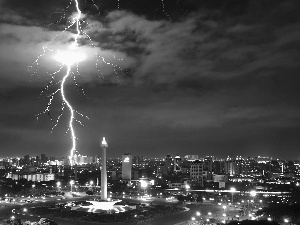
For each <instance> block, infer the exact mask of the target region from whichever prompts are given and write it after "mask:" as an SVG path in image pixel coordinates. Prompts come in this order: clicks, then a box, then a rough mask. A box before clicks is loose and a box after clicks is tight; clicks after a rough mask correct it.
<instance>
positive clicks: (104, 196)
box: [100, 137, 108, 200]
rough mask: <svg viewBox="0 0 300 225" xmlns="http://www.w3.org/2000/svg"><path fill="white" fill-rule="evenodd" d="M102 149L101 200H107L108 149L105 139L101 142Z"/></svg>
mask: <svg viewBox="0 0 300 225" xmlns="http://www.w3.org/2000/svg"><path fill="white" fill-rule="evenodd" d="M100 146H101V148H102V157H101V161H102V169H101V200H107V173H106V148H107V147H108V145H107V143H106V141H105V137H103V140H102V142H101V145H100Z"/></svg>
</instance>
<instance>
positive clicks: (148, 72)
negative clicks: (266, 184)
mask: <svg viewBox="0 0 300 225" xmlns="http://www.w3.org/2000/svg"><path fill="white" fill-rule="evenodd" d="M0 3H1V16H0V21H1V24H0V40H1V42H0V50H1V53H2V54H1V55H0V66H1V69H2V70H1V73H0V80H1V81H3V82H1V86H0V87H1V92H0V93H1V100H0V103H1V105H4V106H5V107H1V110H0V113H1V114H0V115H1V121H0V128H1V129H0V132H2V133H5V130H9V132H8V133H5V135H6V139H7V140H13V139H20V140H22V141H20V142H16V143H14V144H11V143H10V141H3V142H2V143H4V146H6V147H7V148H9V149H16V148H18V146H20V143H23V144H21V145H24V143H26V148H27V149H28V151H30V149H32V152H40V151H45V150H44V149H49V150H50V149H51V151H54V152H56V153H57V152H59V151H60V150H61V152H67V151H66V150H64V149H68V148H69V144H70V140H69V139H68V138H69V137H68V135H66V136H64V132H65V131H66V126H67V124H66V122H64V121H65V120H62V124H60V125H59V127H58V128H57V129H56V130H55V131H54V132H53V133H52V134H51V135H50V136H49V133H50V128H51V126H52V125H51V124H50V120H49V118H48V117H47V116H45V117H42V118H41V119H40V121H39V123H36V122H35V118H34V115H36V114H37V113H38V112H40V111H41V110H43V107H44V106H45V104H46V103H47V102H46V101H47V99H46V98H41V99H40V100H39V101H38V103H37V101H36V100H37V99H38V95H39V91H40V90H42V89H43V87H44V85H45V84H47V82H49V77H47V76H45V74H47V72H48V73H49V72H54V71H55V69H54V68H55V66H57V65H55V63H53V62H51V57H49V56H47V57H45V59H42V60H41V62H40V64H39V70H38V75H39V78H37V77H33V79H32V78H31V82H30V73H28V72H27V71H26V70H27V66H28V65H30V64H31V63H32V61H34V60H35V59H36V57H37V56H38V55H40V54H41V53H42V48H43V46H44V45H45V44H46V43H47V42H49V41H50V40H54V41H53V42H52V46H51V47H53V48H55V49H60V48H62V47H65V46H67V45H68V44H69V43H70V40H72V35H74V30H72V29H71V30H70V31H66V32H64V33H62V32H61V31H62V29H63V28H64V27H65V26H66V25H67V24H68V22H67V19H68V18H70V16H71V15H72V14H73V12H74V5H71V6H70V8H69V9H68V10H67V11H66V19H63V20H61V21H60V22H57V21H58V20H59V18H60V16H61V15H62V13H61V12H63V10H64V9H65V8H66V6H68V4H69V1H51V2H50V1H26V2H25V1H3V0H2V1H1V2H0ZM95 3H96V4H97V6H98V7H99V9H100V13H99V11H98V10H97V8H96V7H95V6H94V5H93V4H92V2H89V1H85V2H84V3H82V4H81V9H82V11H83V13H84V16H83V17H84V18H83V19H84V20H85V21H86V22H87V23H82V25H83V27H84V31H85V32H86V33H87V34H88V35H89V36H90V37H91V39H92V41H93V42H92V43H91V42H90V41H89V40H87V39H86V37H84V36H82V37H81V39H80V43H81V45H82V46H81V47H82V48H83V49H84V51H85V52H86V53H87V55H88V57H87V60H86V61H85V62H84V63H82V64H80V67H79V70H80V73H81V74H82V77H83V79H84V81H85V91H86V93H87V95H88V96H89V99H84V98H83V97H82V96H81V95H78V93H76V92H74V90H72V88H71V86H70V87H68V93H69V97H70V100H71V101H72V104H74V106H75V108H76V109H78V111H79V112H82V113H84V114H85V115H88V116H89V117H90V120H88V121H84V124H85V125H86V127H79V126H78V127H77V125H76V131H77V133H78V135H77V136H78V140H79V141H78V145H79V149H80V150H79V151H80V152H84V153H83V154H90V155H93V154H95V152H96V151H97V149H98V143H97V142H98V139H99V136H106V137H108V140H110V141H111V143H110V148H111V151H112V152H111V154H114V155H115V156H119V155H120V154H121V153H122V152H126V151H131V152H132V153H133V154H139V155H143V154H144V153H145V154H146V152H152V154H153V155H152V156H157V155H159V156H163V155H165V154H167V153H170V154H176V153H179V154H185V153H186V154H188V153H190V154H200V155H201V156H203V155H205V154H208V152H211V153H212V154H215V155H217V156H218V155H219V156H226V155H228V154H230V155H231V156H234V154H239V155H247V154H259V153H260V152H267V153H268V154H270V155H272V154H274V155H277V156H284V155H282V154H281V153H280V152H281V151H282V150H283V149H285V148H287V149H289V157H293V154H294V151H295V149H297V147H300V143H299V141H298V138H297V135H296V134H297V132H299V125H300V121H299V115H300V114H299V111H300V109H299V101H298V97H297V96H299V95H300V93H299V92H300V91H299V88H298V86H297V84H298V83H299V81H300V80H299V76H298V74H299V70H300V65H299V62H298V61H299V60H298V59H299V50H300V49H299V46H300V43H299V40H300V32H299V29H298V27H300V18H299V15H300V7H299V1H292V0H289V1H284V2H283V1H267V0H263V1H250V0H249V1H221V0H220V1H196V0H195V1H194V0H186V1H184V0H181V1H177V2H176V3H174V1H171V0H170V1H168V0H165V1H164V3H165V4H164V8H163V6H162V1H161V0H159V1H137V0H126V1H125V0H120V10H117V8H118V1H96V0H95ZM58 12H60V13H58ZM168 15H169V16H170V17H171V20H172V21H170V20H169V17H168ZM45 24H50V26H46V25H45ZM93 46H95V47H93ZM3 53H4V54H3ZM95 53H97V54H99V55H101V56H103V57H104V58H105V60H106V61H107V62H110V63H113V64H118V65H120V66H121V67H122V68H123V71H125V70H126V71H127V73H123V72H122V71H118V74H117V75H116V74H114V73H113V69H112V67H111V66H109V65H107V64H105V63H104V62H102V61H101V60H100V61H99V68H101V72H103V74H104V75H103V76H104V78H102V77H101V76H102V75H101V74H99V73H98V71H97V70H96V69H95V65H94V64H95V59H93V58H94V55H95ZM108 75H111V76H108ZM99 76H100V77H101V78H100V79H99ZM117 80H119V81H121V82H120V83H121V84H118V85H116V83H118V82H117ZM111 82H112V83H113V85H110V84H111ZM105 85H107V86H105ZM20 96H21V98H20ZM78 96H79V97H78ZM80 96H81V97H80ZM58 106H59V103H57V105H55V107H53V111H54V112H53V113H54V114H58V113H59V107H58ZM24 108H25V110H24ZM22 110H23V111H22ZM20 112H22V113H20ZM30 124H32V126H31V125H30ZM32 136H34V137H35V138H34V139H33V138H31V137H32ZM66 139H67V140H66ZM18 143H19V144H18ZM44 143H47V146H49V147H45V146H44ZM182 150H184V153H183V152H182ZM15 152H17V150H15ZM162 152H163V153H162ZM54 154H55V153H54Z"/></svg>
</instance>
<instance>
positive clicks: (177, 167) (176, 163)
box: [174, 154, 181, 172]
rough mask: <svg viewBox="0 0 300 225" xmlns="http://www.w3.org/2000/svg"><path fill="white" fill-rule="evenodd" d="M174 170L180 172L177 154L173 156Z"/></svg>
mask: <svg viewBox="0 0 300 225" xmlns="http://www.w3.org/2000/svg"><path fill="white" fill-rule="evenodd" d="M174 172H181V158H180V156H179V155H178V154H177V155H176V156H175V158H174Z"/></svg>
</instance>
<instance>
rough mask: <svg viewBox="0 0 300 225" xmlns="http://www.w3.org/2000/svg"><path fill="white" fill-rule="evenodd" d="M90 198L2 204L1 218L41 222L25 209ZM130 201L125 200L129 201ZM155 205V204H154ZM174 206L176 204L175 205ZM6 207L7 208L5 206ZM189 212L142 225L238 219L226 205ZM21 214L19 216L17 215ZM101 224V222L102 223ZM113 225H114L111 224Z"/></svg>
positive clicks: (65, 222)
mask: <svg viewBox="0 0 300 225" xmlns="http://www.w3.org/2000/svg"><path fill="white" fill-rule="evenodd" d="M89 198H93V197H80V198H79V197H75V198H68V199H63V200H57V198H53V199H47V200H46V201H45V202H36V203H26V204H15V205H14V204H12V203H0V211H1V216H0V218H2V219H3V218H4V219H9V218H10V217H11V216H13V215H14V216H15V217H17V218H20V219H21V220H22V221H26V220H29V221H39V220H40V218H41V217H40V216H35V215H29V214H28V213H26V212H24V211H23V210H24V208H28V207H34V206H35V207H37V206H42V205H45V204H51V203H58V202H68V201H74V200H87V199H89ZM127 200H128V199H125V201H127ZM153 203H154V202H153ZM161 203H162V202H159V203H158V204H161ZM164 204H172V203H164ZM173 204H174V203H173ZM4 205H6V206H4ZM186 207H187V211H184V212H179V213H174V214H170V215H164V216H160V217H158V218H155V219H153V220H150V221H146V222H143V223H140V224H145V225H156V224H164V225H174V224H178V223H184V222H185V221H190V220H191V218H192V217H194V218H195V219H196V220H200V219H201V218H202V219H203V220H204V221H206V220H207V219H212V218H214V219H218V220H219V221H222V220H224V219H226V220H231V219H232V218H235V219H237V218H236V215H237V209H236V208H235V207H233V206H231V207H230V206H229V205H226V208H225V210H224V208H223V205H216V204H212V203H202V204H198V205H195V204H189V205H186ZM15 208H20V209H19V210H15V212H16V213H13V212H12V210H13V209H15ZM197 212H200V213H201V215H200V216H197ZM224 212H225V214H226V217H224V215H223V214H224ZM17 213H19V214H17ZM49 219H52V220H55V221H56V222H57V223H58V224H59V225H80V224H82V221H74V220H69V219H64V218H54V217H53V218H49ZM239 219H241V220H242V219H249V217H248V216H246V217H244V218H239ZM100 223H101V222H100ZM84 224H86V225H95V224H99V222H97V223H95V222H84ZM110 225H112V223H110ZM116 225H131V224H130V223H116Z"/></svg>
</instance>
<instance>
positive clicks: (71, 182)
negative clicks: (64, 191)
mask: <svg viewBox="0 0 300 225" xmlns="http://www.w3.org/2000/svg"><path fill="white" fill-rule="evenodd" d="M73 184H74V180H71V181H70V185H71V192H72V185H73Z"/></svg>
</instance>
